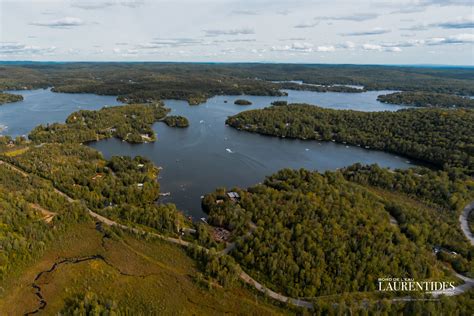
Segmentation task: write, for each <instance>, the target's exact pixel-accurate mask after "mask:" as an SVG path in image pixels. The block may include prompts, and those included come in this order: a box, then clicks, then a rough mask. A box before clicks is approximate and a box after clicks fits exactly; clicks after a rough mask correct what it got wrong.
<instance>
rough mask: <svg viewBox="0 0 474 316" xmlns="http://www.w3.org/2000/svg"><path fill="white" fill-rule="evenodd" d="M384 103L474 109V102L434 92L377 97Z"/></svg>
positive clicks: (396, 93)
mask: <svg viewBox="0 0 474 316" xmlns="http://www.w3.org/2000/svg"><path fill="white" fill-rule="evenodd" d="M377 100H378V101H380V102H382V103H389V104H404V105H410V106H416V107H433V108H455V107H460V108H474V100H473V99H470V98H468V97H462V96H458V95H452V94H445V93H434V92H405V91H403V92H395V93H390V94H383V95H379V96H378V97H377Z"/></svg>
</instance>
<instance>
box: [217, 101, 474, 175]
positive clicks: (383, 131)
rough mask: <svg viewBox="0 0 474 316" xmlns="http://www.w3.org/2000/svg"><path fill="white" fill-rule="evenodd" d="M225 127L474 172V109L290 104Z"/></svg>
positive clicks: (233, 120)
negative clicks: (341, 145) (370, 108)
mask: <svg viewBox="0 0 474 316" xmlns="http://www.w3.org/2000/svg"><path fill="white" fill-rule="evenodd" d="M226 123H227V124H229V125H230V126H232V127H235V128H237V129H241V130H245V131H250V132H256V133H260V134H266V135H274V136H280V137H291V138H301V139H316V140H324V141H330V140H333V141H336V142H339V143H347V144H351V145H357V146H362V147H365V148H372V149H379V150H384V151H388V152H392V153H397V154H401V155H404V156H406V157H410V158H413V159H417V160H420V161H423V162H427V163H430V164H434V165H437V166H439V167H446V168H447V167H456V168H460V169H462V170H464V171H465V172H466V173H468V174H471V175H472V174H474V151H473V149H474V147H473V146H474V134H473V133H472V131H473V130H474V110H470V109H459V110H446V109H408V110H400V111H397V112H358V111H352V110H332V109H324V108H320V107H317V106H312V105H307V104H292V105H288V106H272V107H268V108H265V109H260V110H251V111H245V112H241V113H239V114H237V115H235V116H231V117H229V118H228V119H227V121H226Z"/></svg>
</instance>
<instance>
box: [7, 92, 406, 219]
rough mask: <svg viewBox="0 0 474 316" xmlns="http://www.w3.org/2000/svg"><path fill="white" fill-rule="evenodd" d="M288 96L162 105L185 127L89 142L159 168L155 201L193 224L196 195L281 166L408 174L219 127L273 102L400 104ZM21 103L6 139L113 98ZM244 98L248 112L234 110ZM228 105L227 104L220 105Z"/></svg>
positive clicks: (342, 152) (354, 152)
mask: <svg viewBox="0 0 474 316" xmlns="http://www.w3.org/2000/svg"><path fill="white" fill-rule="evenodd" d="M287 92H288V94H289V95H288V97H259V96H217V97H213V98H211V99H209V100H208V101H207V102H206V103H204V104H201V105H199V106H189V105H188V104H187V102H184V101H176V100H166V101H165V104H166V106H167V107H169V108H171V109H172V114H173V115H183V116H185V117H187V118H188V119H189V122H190V126H189V127H188V128H185V129H179V128H172V127H168V126H167V125H166V124H164V123H161V122H159V123H156V124H155V125H154V126H153V128H154V130H155V132H156V133H157V136H158V140H157V141H156V142H155V143H148V144H135V145H132V144H128V143H126V142H122V141H119V140H117V139H108V140H103V141H100V142H96V143H92V144H90V147H92V148H95V149H97V150H99V151H101V152H102V153H103V154H104V156H105V157H107V158H110V157H111V156H113V155H129V156H137V155H140V156H144V157H147V158H149V159H151V160H152V161H153V162H154V163H155V164H156V165H157V166H160V167H162V168H163V170H162V171H161V172H160V176H159V177H160V179H159V182H160V185H161V191H162V192H170V193H171V195H170V196H169V197H163V198H161V199H160V201H162V202H172V203H175V204H176V205H177V206H178V208H179V209H181V210H183V211H184V212H185V213H186V214H188V215H191V216H193V217H194V218H199V217H202V216H205V214H204V213H203V212H202V210H201V203H200V198H201V196H202V195H204V194H206V193H208V192H211V191H214V190H215V189H216V188H217V187H227V188H232V187H234V186H239V187H247V186H251V185H254V184H256V183H259V182H262V181H263V180H264V179H265V176H267V175H271V174H272V173H274V172H276V171H277V170H280V169H282V168H307V169H311V170H319V171H324V170H335V169H337V168H341V167H344V166H348V165H351V164H353V163H356V162H360V163H363V164H372V163H378V164H379V165H381V166H384V167H391V168H407V167H410V166H411V164H410V162H408V159H406V158H403V157H397V156H395V155H392V154H388V153H383V152H379V151H373V150H366V149H363V148H359V147H355V146H345V145H341V144H335V143H332V142H318V141H303V140H292V139H281V138H276V137H268V136H262V135H258V134H251V133H247V132H242V131H237V130H235V129H233V128H231V127H228V126H226V125H225V120H226V118H227V117H228V116H230V115H234V114H237V113H239V112H241V111H245V110H250V109H257V108H263V107H266V106H268V105H269V104H270V103H271V102H272V101H275V100H287V101H288V102H290V103H294V102H295V103H296V102H301V103H303V102H304V103H311V104H318V105H320V106H323V107H328V108H335V109H355V110H361V111H385V110H398V109H401V108H404V107H403V106H396V105H388V104H383V103H380V102H378V101H377V100H376V98H377V95H379V94H381V93H389V92H391V91H377V92H364V93H353V94H351V93H333V92H326V93H317V92H308V91H287ZM15 93H19V94H22V95H23V96H24V97H25V100H24V101H22V102H18V103H13V104H8V105H4V106H0V124H4V125H7V126H8V130H7V133H8V134H10V135H22V134H26V133H27V132H28V131H29V130H31V129H32V128H33V127H34V126H36V125H38V124H40V123H46V122H54V121H61V122H62V121H64V119H65V118H66V117H67V116H68V115H69V114H70V113H71V112H73V111H76V110H78V109H98V108H100V107H102V106H103V105H115V104H118V102H117V101H116V100H115V97H110V96H97V95H92V94H66V93H64V94H62V93H52V92H50V91H49V90H34V91H18V92H15ZM236 99H246V100H249V101H251V102H252V103H253V104H252V105H250V106H239V105H234V101H235V100H236ZM225 101H227V103H226V102H225Z"/></svg>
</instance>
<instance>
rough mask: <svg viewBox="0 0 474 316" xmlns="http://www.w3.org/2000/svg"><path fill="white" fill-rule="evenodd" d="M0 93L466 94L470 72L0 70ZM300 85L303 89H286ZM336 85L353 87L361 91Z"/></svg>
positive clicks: (188, 67) (109, 66) (84, 66)
mask: <svg viewBox="0 0 474 316" xmlns="http://www.w3.org/2000/svg"><path fill="white" fill-rule="evenodd" d="M0 72H1V73H2V78H0V90H1V89H4V90H8V89H32V88H47V87H53V91H57V92H77V93H79V92H89V93H96V94H106V95H118V96H119V99H120V100H122V101H125V102H127V103H143V102H153V101H157V100H163V99H180V100H187V101H188V102H189V103H190V104H199V103H202V102H204V101H205V100H206V99H207V98H209V97H212V96H214V95H240V94H247V95H271V96H279V95H282V94H284V93H283V92H281V91H280V89H288V88H290V89H304V90H312V91H319V92H325V91H335V92H354V93H357V92H363V91H364V90H402V91H425V92H437V93H446V94H459V95H474V84H473V82H474V80H473V77H474V70H472V69H469V68H427V67H426V68H425V67H423V68H418V67H392V66H362V65H304V64H301V65H295V64H219V63H213V64H206V63H199V64H196V63H194V64H192V63H62V64H48V63H15V64H8V63H3V64H0ZM292 80H301V81H303V82H304V83H306V84H302V85H300V84H295V83H289V82H280V83H278V82H273V81H292ZM344 85H360V86H363V87H364V90H362V89H356V88H351V87H347V86H344Z"/></svg>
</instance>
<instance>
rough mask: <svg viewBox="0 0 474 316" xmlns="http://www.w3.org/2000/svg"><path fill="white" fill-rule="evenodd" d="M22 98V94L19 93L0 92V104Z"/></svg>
mask: <svg viewBox="0 0 474 316" xmlns="http://www.w3.org/2000/svg"><path fill="white" fill-rule="evenodd" d="M22 100H23V96H21V95H19V94H11V93H4V92H0V105H2V104H5V103H13V102H18V101H22Z"/></svg>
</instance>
